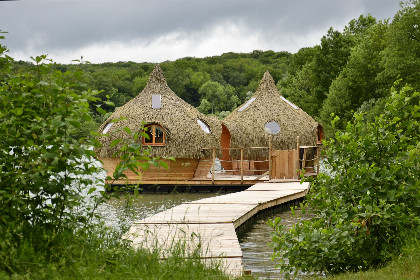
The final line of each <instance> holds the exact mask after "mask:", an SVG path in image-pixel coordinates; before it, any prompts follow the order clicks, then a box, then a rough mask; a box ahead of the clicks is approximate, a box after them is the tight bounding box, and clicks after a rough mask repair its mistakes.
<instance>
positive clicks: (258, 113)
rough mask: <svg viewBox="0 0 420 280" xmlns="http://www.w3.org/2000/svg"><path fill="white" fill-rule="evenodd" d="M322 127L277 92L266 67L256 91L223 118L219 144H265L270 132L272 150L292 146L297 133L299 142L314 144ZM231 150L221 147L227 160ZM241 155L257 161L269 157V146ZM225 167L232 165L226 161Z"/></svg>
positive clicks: (291, 148) (251, 145)
mask: <svg viewBox="0 0 420 280" xmlns="http://www.w3.org/2000/svg"><path fill="white" fill-rule="evenodd" d="M321 129H322V127H320V126H319V124H318V123H317V122H316V121H315V120H314V119H312V118H311V117H310V116H309V115H308V114H307V113H305V112H304V111H303V110H302V109H300V108H299V107H297V106H296V105H295V104H293V103H291V102H290V101H288V100H287V99H286V98H284V97H283V96H282V95H281V94H280V92H279V91H278V89H277V87H276V85H275V82H274V80H273V78H272V77H271V75H270V73H269V72H268V71H267V72H265V74H264V76H263V78H262V80H261V82H260V84H259V87H258V89H257V91H256V92H255V94H254V95H253V96H252V97H251V98H250V99H249V100H248V101H247V102H246V103H244V104H242V105H241V106H239V107H238V108H236V109H235V110H234V111H233V112H232V113H231V114H229V115H228V116H227V117H226V118H225V119H224V121H223V124H222V135H221V145H222V148H244V147H245V148H246V147H267V146H268V143H269V135H270V134H271V137H272V140H271V144H272V149H273V150H293V149H296V147H297V137H298V136H299V140H300V145H302V146H305V145H306V146H315V145H316V144H317V142H318V141H319V140H320V139H319V137H318V134H319V133H318V130H321ZM320 136H321V135H320ZM236 153H237V152H236ZM232 154H235V151H232V150H231V151H230V153H228V152H227V150H224V153H223V160H226V161H228V160H229V157H232ZM244 156H245V157H246V158H248V159H253V160H256V161H258V160H259V159H264V158H265V159H268V150H267V149H249V150H247V151H246V153H245V155H244ZM259 165H260V166H256V168H255V169H259V170H263V169H264V168H266V169H268V161H266V162H262V163H261V164H259ZM261 165H267V166H261ZM224 167H225V169H232V166H231V165H230V164H228V163H225V166H224ZM233 169H235V167H233Z"/></svg>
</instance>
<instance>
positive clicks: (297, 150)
mask: <svg viewBox="0 0 420 280" xmlns="http://www.w3.org/2000/svg"><path fill="white" fill-rule="evenodd" d="M296 141H297V147H296V152H297V167H296V169H297V179H299V176H300V158H299V149H300V148H299V146H300V145H299V136H298V137H297V140H296Z"/></svg>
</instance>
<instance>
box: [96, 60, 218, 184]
mask: <svg viewBox="0 0 420 280" xmlns="http://www.w3.org/2000/svg"><path fill="white" fill-rule="evenodd" d="M120 118H126V119H125V120H122V121H118V122H111V121H112V120H114V119H120ZM142 124H144V126H145V127H147V133H148V134H149V139H147V138H146V137H143V138H142V139H139V140H138V141H139V143H141V144H142V146H151V147H152V154H151V156H157V157H165V156H170V157H174V158H176V161H167V163H168V167H169V168H168V169H163V168H160V169H157V168H153V167H152V168H150V170H146V171H144V172H143V179H148V178H150V179H152V178H153V179H155V180H156V179H157V180H169V179H171V178H172V179H190V178H193V177H194V173H195V170H196V168H197V165H198V161H199V158H200V157H203V156H204V154H203V152H202V148H216V147H218V146H219V143H220V134H221V126H220V123H219V121H218V120H217V119H214V118H209V117H207V116H204V115H203V114H201V113H200V112H199V111H198V110H197V109H195V108H194V107H193V106H191V105H189V104H188V103H186V102H185V101H183V100H182V99H181V98H179V97H178V96H177V95H176V94H175V93H174V92H173V91H172V90H171V89H170V88H169V86H168V85H167V83H166V80H165V77H164V75H163V72H162V70H161V68H160V67H159V65H156V67H155V68H154V70H153V71H152V72H151V74H150V78H149V82H148V84H147V85H146V87H145V88H144V90H143V91H142V92H141V93H140V94H139V95H138V96H136V97H135V98H133V99H132V100H130V101H129V102H127V103H126V104H125V105H123V106H121V107H119V108H117V109H116V110H115V112H114V113H113V114H112V115H111V116H110V117H109V118H108V119H107V120H106V121H105V122H104V123H103V124H102V125H101V126H100V127H99V130H98V131H99V132H100V133H110V137H102V138H101V142H102V145H103V148H101V149H100V150H99V151H98V154H99V157H100V159H101V160H102V161H103V163H104V167H105V169H107V171H108V174H109V175H111V174H112V172H113V171H114V169H115V166H116V165H117V164H118V161H119V159H118V158H114V157H113V155H114V153H115V152H116V151H117V149H118V148H119V147H118V146H116V147H111V146H110V143H111V142H112V141H113V140H115V139H118V138H120V139H124V138H127V137H128V134H127V133H125V132H124V131H123V130H121V129H122V128H123V127H129V128H130V129H131V131H136V130H139V129H140V128H141V127H142ZM129 177H130V176H129Z"/></svg>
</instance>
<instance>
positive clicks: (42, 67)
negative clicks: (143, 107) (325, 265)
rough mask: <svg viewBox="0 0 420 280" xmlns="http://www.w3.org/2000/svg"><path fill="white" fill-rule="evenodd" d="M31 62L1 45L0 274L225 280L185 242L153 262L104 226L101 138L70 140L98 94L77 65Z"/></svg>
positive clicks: (16, 276) (87, 118) (37, 59)
mask: <svg viewBox="0 0 420 280" xmlns="http://www.w3.org/2000/svg"><path fill="white" fill-rule="evenodd" d="M0 35H1V34H0ZM0 39H3V37H2V36H0ZM33 60H34V64H33V65H32V66H31V67H26V68H25V69H17V70H16V68H14V65H15V64H14V61H13V59H12V58H11V57H9V56H8V55H7V49H6V47H4V46H3V45H0V76H1V84H0V159H1V161H0V279H127V278H136V279H138V278H142V279H230V277H228V276H226V275H225V274H224V273H223V272H222V271H221V269H219V268H218V265H217V264H215V265H214V266H212V267H207V266H205V265H204V264H202V263H201V261H200V259H199V258H198V256H196V255H194V254H191V255H188V253H187V252H185V250H183V247H182V244H179V245H180V246H178V247H176V246H175V245H177V244H175V245H174V246H175V248H177V249H178V250H174V252H173V256H172V257H170V258H168V259H167V260H160V258H159V256H158V255H157V254H152V253H150V252H146V251H144V250H134V249H133V248H132V247H131V244H130V243H128V242H124V240H123V239H122V238H121V234H122V232H119V231H116V230H115V229H111V228H107V227H105V226H104V224H103V223H102V222H101V219H100V217H99V216H97V215H96V214H95V209H96V207H97V206H98V204H99V203H101V201H103V200H104V199H106V198H107V194H106V193H105V191H104V190H105V189H104V181H103V180H104V176H100V175H99V173H100V172H102V168H101V167H100V165H96V164H94V163H95V162H96V161H95V160H94V157H95V152H94V150H93V149H92V148H91V147H98V141H97V140H96V139H95V138H94V137H74V134H75V133H77V131H78V130H79V129H80V128H81V126H82V123H83V122H85V121H91V120H92V113H91V110H90V106H89V105H90V104H92V102H97V101H98V100H99V99H98V98H97V95H98V92H97V91H91V90H88V89H86V85H85V84H83V82H81V79H80V75H81V73H82V72H80V70H79V71H71V72H65V73H63V72H61V71H59V70H57V69H56V65H54V64H53V63H52V62H51V61H49V60H48V58H47V57H46V56H39V57H35V58H33ZM109 104H110V103H109ZM99 111H100V110H99ZM93 135H97V134H95V133H94V134H93ZM125 150H126V152H132V153H136V151H131V150H130V145H129V144H128V145H127V146H125ZM136 166H137V165H136V163H131V162H130V161H128V164H127V165H126V166H125V168H135V167H136ZM120 175H121V174H120ZM101 178H102V179H101ZM185 256H187V257H188V258H184V257H185Z"/></svg>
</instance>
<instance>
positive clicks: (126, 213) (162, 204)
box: [98, 193, 219, 230]
mask: <svg viewBox="0 0 420 280" xmlns="http://www.w3.org/2000/svg"><path fill="white" fill-rule="evenodd" d="M217 195H219V194H218V193H170V194H141V195H138V196H121V197H120V198H119V199H117V198H113V199H111V200H110V201H107V202H106V203H105V204H103V205H102V207H100V209H98V212H99V213H100V214H101V216H102V217H103V218H104V220H105V223H106V224H107V225H109V226H111V227H113V228H115V229H117V230H121V229H124V228H125V229H127V227H129V226H130V225H131V224H132V223H133V221H134V220H141V219H144V218H147V217H149V216H152V215H154V214H156V213H159V212H162V211H165V210H167V209H170V208H172V207H175V206H177V205H180V204H182V203H185V202H189V201H194V200H198V199H202V198H208V197H213V196H217Z"/></svg>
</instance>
